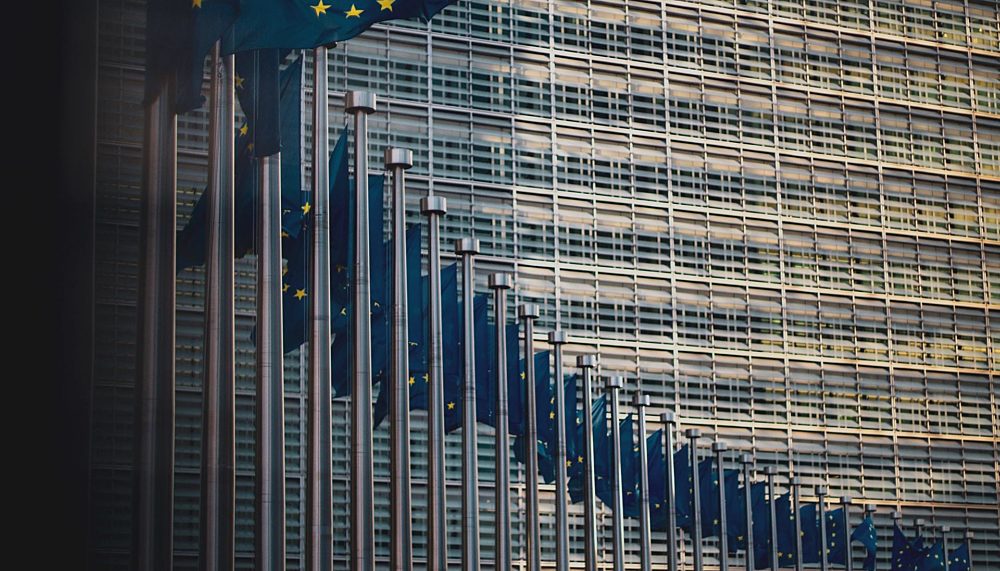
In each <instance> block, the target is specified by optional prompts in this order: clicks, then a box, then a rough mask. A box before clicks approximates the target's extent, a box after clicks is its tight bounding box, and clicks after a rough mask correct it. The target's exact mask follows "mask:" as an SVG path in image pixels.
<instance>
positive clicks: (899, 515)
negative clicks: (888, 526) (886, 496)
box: [892, 510, 903, 523]
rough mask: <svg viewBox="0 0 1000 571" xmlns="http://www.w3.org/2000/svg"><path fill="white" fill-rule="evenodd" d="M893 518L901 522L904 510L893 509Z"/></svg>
mask: <svg viewBox="0 0 1000 571" xmlns="http://www.w3.org/2000/svg"><path fill="white" fill-rule="evenodd" d="M892 519H893V521H895V522H896V523H899V520H901V519H903V512H901V511H899V510H893V511H892Z"/></svg>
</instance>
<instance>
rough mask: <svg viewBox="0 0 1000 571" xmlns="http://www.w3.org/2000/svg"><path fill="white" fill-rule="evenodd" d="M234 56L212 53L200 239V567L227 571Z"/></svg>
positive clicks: (230, 561) (232, 479)
mask: <svg viewBox="0 0 1000 571" xmlns="http://www.w3.org/2000/svg"><path fill="white" fill-rule="evenodd" d="M234 60H235V56H232V55H229V56H223V55H221V53H220V46H219V42H216V44H215V47H214V48H213V50H212V80H211V88H210V95H209V126H208V136H209V139H208V156H209V161H208V170H209V173H208V180H209V186H208V192H207V194H206V197H207V198H208V201H207V205H208V208H207V213H206V220H207V224H206V226H207V227H206V234H207V239H206V240H205V350H204V355H205V357H204V366H205V370H204V377H203V379H204V380H203V384H202V387H203V391H202V392H203V395H204V397H203V400H202V403H203V405H202V454H201V513H200V519H201V525H200V530H201V533H200V537H199V544H198V545H199V552H200V553H199V560H198V565H199V568H200V569H201V570H202V571H231V570H232V569H233V567H234V565H235V563H236V561H235V551H234V549H235V526H234V521H233V513H234V510H235V497H236V472H235V470H234V465H235V463H236V448H235V439H236V422H235V418H236V386H235V382H236V363H235V361H236V345H235V338H236V314H235V307H234V299H235V296H234V291H235V285H234V276H235V264H234V261H233V248H234V234H233V227H234V226H233V225H234V204H235V199H234V188H233V185H234V182H233V181H234V178H233V176H234V173H233V168H234V167H233V164H234V152H235V151H234V146H233V133H234V130H233V123H234V120H235V119H234V113H235V103H234V99H235V94H234V83H233V70H234V67H233V64H234Z"/></svg>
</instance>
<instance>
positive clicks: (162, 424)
mask: <svg viewBox="0 0 1000 571" xmlns="http://www.w3.org/2000/svg"><path fill="white" fill-rule="evenodd" d="M174 85H175V83H174V80H173V79H172V78H171V79H170V80H168V81H165V82H164V83H163V87H162V88H161V90H160V92H159V93H158V94H157V95H156V96H155V97H154V98H153V99H152V100H150V101H149V103H148V104H147V105H146V109H145V148H144V149H143V176H142V185H143V192H142V196H141V197H140V205H139V208H140V220H141V225H140V235H139V252H140V253H141V255H140V258H139V292H138V293H139V296H138V307H137V310H138V323H137V328H136V331H137V332H138V339H137V343H136V347H137V349H138V350H137V355H136V361H137V364H136V382H135V387H136V391H135V392H136V422H135V431H136V434H135V455H136V470H135V474H134V477H135V481H134V488H133V489H134V490H135V491H134V496H133V502H134V508H133V510H132V527H133V529H132V568H133V569H137V570H140V571H153V570H155V571H171V570H172V569H173V552H174V548H173V530H174V329H175V327H174V310H175V308H176V284H175V282H174V277H175V275H176V245H175V244H176V239H177V237H176V234H175V232H176V230H175V226H176V223H177V195H176V190H175V189H176V186H177V117H176V116H175V115H174V111H173V109H174Z"/></svg>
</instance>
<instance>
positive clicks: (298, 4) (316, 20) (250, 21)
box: [227, 0, 455, 53]
mask: <svg viewBox="0 0 1000 571" xmlns="http://www.w3.org/2000/svg"><path fill="white" fill-rule="evenodd" d="M454 2H455V0H350V1H349V2H345V3H343V4H341V3H339V2H333V1H331V2H330V3H329V4H328V3H326V2H325V1H324V0H309V1H307V2H303V1H301V0H241V2H240V13H239V17H238V18H237V19H236V20H235V22H234V23H233V26H232V42H231V43H230V44H229V45H227V51H229V52H230V53H233V52H238V51H243V50H249V49H259V48H314V47H317V46H324V45H327V44H331V43H333V42H342V41H346V40H349V39H351V38H353V37H354V36H357V35H358V34H360V33H362V32H364V31H365V30H367V29H368V28H370V27H371V26H372V25H374V24H376V23H378V22H384V21H386V20H397V19H411V18H420V19H421V20H423V21H425V22H426V21H429V20H430V19H431V18H432V17H434V15H435V14H437V13H438V12H440V11H441V10H442V9H444V8H445V7H446V6H448V5H449V4H452V3H454ZM348 6H350V7H349V8H348Z"/></svg>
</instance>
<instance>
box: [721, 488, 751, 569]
mask: <svg viewBox="0 0 1000 571" xmlns="http://www.w3.org/2000/svg"><path fill="white" fill-rule="evenodd" d="M725 474H726V476H725V480H726V481H725V484H724V486H725V493H726V535H727V536H728V538H729V551H730V553H735V552H736V551H739V550H740V549H744V548H746V534H747V515H746V512H747V507H746V499H745V498H744V497H743V488H741V487H740V471H739V470H726V472H725Z"/></svg>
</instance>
